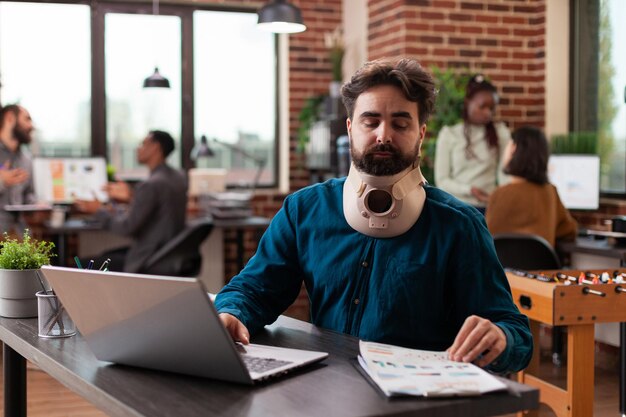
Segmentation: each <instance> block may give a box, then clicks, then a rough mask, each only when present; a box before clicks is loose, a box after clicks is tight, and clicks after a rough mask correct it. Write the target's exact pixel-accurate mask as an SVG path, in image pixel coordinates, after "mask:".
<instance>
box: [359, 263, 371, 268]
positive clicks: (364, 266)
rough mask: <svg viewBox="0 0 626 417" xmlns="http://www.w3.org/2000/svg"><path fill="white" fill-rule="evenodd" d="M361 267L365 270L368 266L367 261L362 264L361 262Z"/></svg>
mask: <svg viewBox="0 0 626 417" xmlns="http://www.w3.org/2000/svg"><path fill="white" fill-rule="evenodd" d="M361 266H362V267H363V268H367V267H368V266H369V263H368V262H367V261H363V262H361Z"/></svg>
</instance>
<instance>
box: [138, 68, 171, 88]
mask: <svg viewBox="0 0 626 417" xmlns="http://www.w3.org/2000/svg"><path fill="white" fill-rule="evenodd" d="M150 87H161V88H170V81H169V80H168V79H167V78H165V77H164V76H162V75H161V73H160V72H159V68H158V67H154V74H152V75H151V76H149V77H148V78H146V79H145V80H143V88H150Z"/></svg>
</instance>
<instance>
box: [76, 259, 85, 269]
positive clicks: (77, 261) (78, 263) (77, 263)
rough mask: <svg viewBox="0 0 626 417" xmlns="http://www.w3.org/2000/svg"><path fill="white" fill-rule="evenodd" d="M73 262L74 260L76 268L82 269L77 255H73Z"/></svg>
mask: <svg viewBox="0 0 626 417" xmlns="http://www.w3.org/2000/svg"><path fill="white" fill-rule="evenodd" d="M74 262H76V266H77V267H78V269H83V265H82V264H81V263H80V259H79V258H78V256H74Z"/></svg>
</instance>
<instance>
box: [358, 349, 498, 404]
mask: <svg viewBox="0 0 626 417" xmlns="http://www.w3.org/2000/svg"><path fill="white" fill-rule="evenodd" d="M359 350H360V355H359V357H358V360H359V364H360V365H361V367H362V368H363V369H364V370H365V372H367V374H368V375H369V376H370V378H371V379H372V380H373V381H374V382H375V383H376V385H378V387H379V388H380V389H381V391H382V392H383V393H385V395H387V396H394V395H416V396H424V397H442V396H443V397H445V396H470V395H480V394H483V393H486V392H492V391H499V390H506V389H507V386H506V385H505V384H504V383H503V382H501V381H499V380H498V379H497V378H496V377H494V376H493V375H491V374H489V373H488V372H486V371H484V370H483V369H481V368H479V367H478V366H476V365H473V364H471V363H463V362H454V361H451V360H449V359H448V354H447V352H432V351H427V350H416V349H407V348H403V347H399V346H392V345H385V344H382V343H372V342H364V341H360V342H359Z"/></svg>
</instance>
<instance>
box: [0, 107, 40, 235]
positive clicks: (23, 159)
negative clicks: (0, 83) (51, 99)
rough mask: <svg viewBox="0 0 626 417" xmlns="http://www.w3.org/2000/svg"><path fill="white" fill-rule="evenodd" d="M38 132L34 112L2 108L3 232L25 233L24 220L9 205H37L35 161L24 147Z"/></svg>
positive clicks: (0, 207) (0, 216)
mask: <svg viewBox="0 0 626 417" xmlns="http://www.w3.org/2000/svg"><path fill="white" fill-rule="evenodd" d="M33 130H34V126H33V121H32V119H31V117H30V113H29V112H28V111H27V110H26V109H25V108H24V107H22V106H19V105H17V104H9V105H6V106H4V107H3V108H2V109H0V230H2V231H3V232H4V231H6V232H8V233H17V234H22V232H23V229H24V227H25V223H24V219H23V218H22V217H21V216H20V213H19V212H8V211H6V210H5V206H7V205H14V204H32V203H35V194H34V190H33V182H32V175H31V174H32V158H31V155H30V153H29V152H28V151H27V150H26V149H25V146H23V145H29V144H30V143H31V142H32V132H33Z"/></svg>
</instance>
